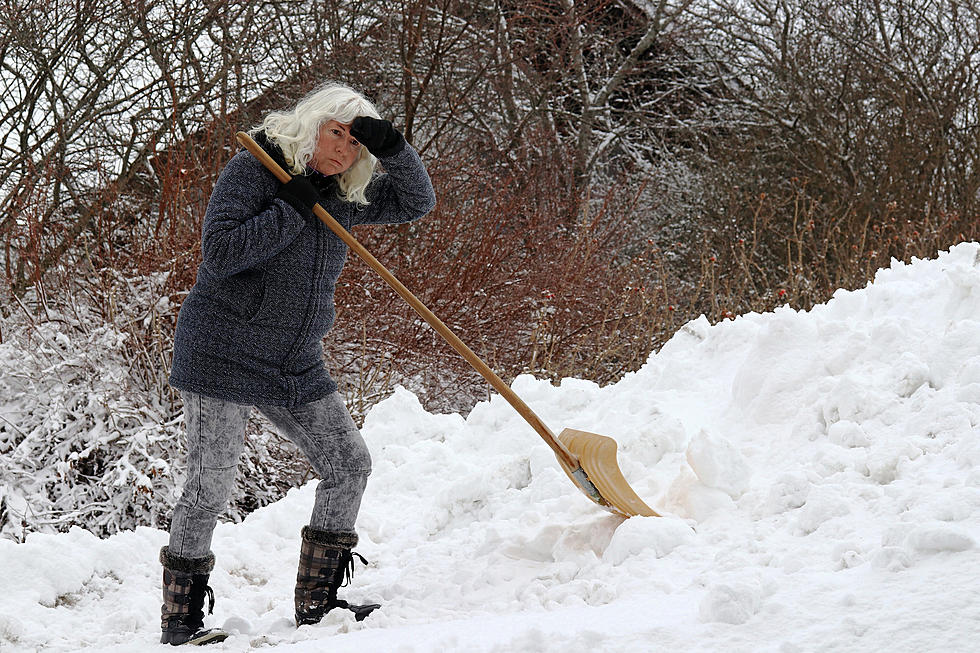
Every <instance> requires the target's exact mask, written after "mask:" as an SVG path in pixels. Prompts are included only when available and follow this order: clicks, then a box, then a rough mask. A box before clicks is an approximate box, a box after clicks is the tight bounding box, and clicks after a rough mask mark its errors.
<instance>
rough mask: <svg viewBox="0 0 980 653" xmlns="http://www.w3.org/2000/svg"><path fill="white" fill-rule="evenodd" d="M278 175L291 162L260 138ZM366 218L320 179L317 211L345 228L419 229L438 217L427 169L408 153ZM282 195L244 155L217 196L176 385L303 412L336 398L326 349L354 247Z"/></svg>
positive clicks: (178, 337) (187, 310) (373, 198)
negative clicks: (409, 225)
mask: <svg viewBox="0 0 980 653" xmlns="http://www.w3.org/2000/svg"><path fill="white" fill-rule="evenodd" d="M256 141H257V142H259V144H260V145H262V147H263V148H264V149H265V150H266V151H268V152H269V153H270V154H271V155H272V156H273V158H275V159H277V160H278V161H279V162H280V164H282V163H283V159H282V153H281V151H280V150H279V148H278V147H276V146H275V145H274V144H272V143H271V142H269V141H267V140H266V139H265V138H264V137H263V135H262V134H259V135H258V136H257V137H256ZM381 164H382V166H383V168H384V170H385V172H384V173H380V174H375V176H374V178H373V179H372V181H371V183H370V185H369V186H368V190H367V197H368V200H369V201H370V204H368V205H367V206H365V207H358V206H357V205H356V204H353V203H350V202H347V201H344V200H343V199H342V198H341V197H340V196H339V195H338V192H337V186H336V182H335V180H333V179H332V178H319V179H317V175H313V176H312V177H311V181H314V185H316V186H317V189H318V191H319V193H320V198H321V199H320V204H321V205H322V206H323V208H325V209H326V210H327V212H329V213H330V215H332V216H333V217H334V218H335V219H336V220H337V222H339V223H340V224H341V225H343V226H344V227H345V228H346V229H348V230H349V229H350V228H351V227H353V226H355V225H360V224H395V223H400V222H408V221H411V220H416V219H418V218H420V217H422V216H423V215H425V214H426V213H428V212H429V211H431V210H432V208H433V206H435V192H434V191H433V189H432V183H431V181H430V180H429V175H428V173H427V172H426V171H425V167H424V166H423V165H422V160H421V159H420V158H419V155H418V154H417V153H416V152H415V150H414V149H412V147H411V146H410V145H408V144H406V145H405V147H404V148H403V149H401V151H399V152H397V153H395V154H392V155H390V156H385V157H383V158H381ZM280 186H281V184H280V182H279V181H278V180H277V179H276V178H275V177H274V176H273V175H272V173H270V172H269V171H268V170H266V169H265V167H264V166H263V165H262V164H261V163H260V162H259V161H258V159H256V158H255V157H254V156H252V155H251V154H249V153H248V152H247V151H245V150H242V151H240V152H238V153H237V154H236V155H235V156H234V157H233V158H232V159H231V161H229V162H228V164H227V166H225V168H224V170H223V171H222V172H221V175H220V176H219V178H218V181H217V183H216V184H215V186H214V190H213V192H212V193H211V199H210V201H209V203H208V207H207V211H206V213H205V216H204V228H203V234H202V239H201V245H202V246H201V250H202V261H201V265H200V266H199V267H198V271H197V280H196V282H195V284H194V287H193V288H191V291H190V294H189V295H188V296H187V298H186V299H185V300H184V303H183V305H182V306H181V309H180V314H179V316H178V318H177V330H176V334H175V337H174V356H173V367H172V368H171V373H170V384H171V385H172V386H174V387H175V388H178V389H180V390H190V391H192V392H196V393H198V394H202V395H205V396H209V397H216V398H219V399H225V400H228V401H232V402H235V403H239V404H246V405H273V406H294V405H298V404H304V403H309V402H311V401H316V400H317V399H320V398H322V397H324V396H326V395H327V394H329V393H331V392H333V391H335V390H336V389H337V384H336V383H335V382H334V380H333V379H332V378H330V375H329V374H328V372H327V369H326V366H325V365H324V362H323V350H322V346H321V341H322V339H323V337H324V335H325V334H326V333H327V331H328V330H329V329H330V327H331V326H332V325H333V321H334V301H333V298H334V288H335V285H336V283H337V277H339V276H340V271H341V270H342V269H343V267H344V261H345V260H346V259H347V245H345V244H344V242H343V241H342V240H341V239H340V238H338V237H337V235H336V234H334V233H333V232H332V231H330V229H329V228H328V227H327V226H326V225H325V224H323V223H322V222H320V220H318V219H317V218H316V217H313V216H310V217H304V216H303V215H301V214H300V213H299V212H298V211H297V210H296V209H294V208H293V207H292V206H290V205H289V204H287V203H286V202H285V201H283V200H282V199H280V198H277V197H276V193H277V192H278V190H279V188H280Z"/></svg>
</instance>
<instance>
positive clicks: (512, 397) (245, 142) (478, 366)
mask: <svg viewBox="0 0 980 653" xmlns="http://www.w3.org/2000/svg"><path fill="white" fill-rule="evenodd" d="M235 137H236V138H237V139H238V142H239V143H241V144H242V146H243V147H244V148H245V149H247V150H248V151H249V152H251V153H252V155H253V156H255V158H257V159H258V160H259V161H261V162H262V165H264V166H265V167H266V168H268V169H269V171H270V172H272V174H274V175H275V176H276V178H277V179H278V180H279V181H281V182H283V183H286V182H287V181H289V180H290V175H289V173H287V172H286V171H285V170H283V169H282V168H281V167H280V166H279V164H278V163H276V162H275V161H274V160H273V159H272V157H271V156H269V154H268V153H267V152H266V151H265V150H263V149H262V148H261V147H259V145H258V144H257V143H256V142H255V141H254V140H252V137H251V136H249V135H248V134H246V133H245V132H238V133H237V134H236V135H235ZM313 213H314V214H315V215H316V217H318V218H320V220H322V221H323V222H324V224H326V225H327V226H328V227H330V229H331V231H333V232H334V233H335V234H337V235H338V236H339V237H340V239H341V240H343V241H344V242H345V243H347V246H348V247H349V248H350V249H351V250H352V251H353V252H354V253H355V254H357V255H358V256H359V257H361V259H363V260H364V262H366V263H367V264H368V265H370V266H371V268H373V269H374V271H375V272H377V273H378V274H379V275H381V278H382V279H384V280H385V282H386V283H387V284H388V285H389V286H391V287H392V288H393V289H394V290H395V292H397V293H398V294H399V295H401V298H402V299H404V300H405V301H406V302H408V304H409V306H411V307H412V308H413V309H415V312H416V313H418V314H419V315H421V316H422V318H423V319H424V320H425V321H426V322H428V323H429V325H430V326H431V327H432V328H433V329H435V330H436V333H438V334H439V335H440V336H442V337H443V338H445V339H446V342H448V343H449V344H450V345H452V347H453V349H455V350H456V351H457V352H459V355H460V356H462V357H463V358H465V359H466V362H467V363H469V364H470V365H472V366H473V369H475V370H476V371H477V372H479V373H480V375H481V376H482V377H483V378H484V379H486V380H487V382H488V383H490V385H491V386H493V389H494V390H496V391H497V392H499V393H500V395H501V396H503V398H504V399H506V400H507V401H508V402H509V403H510V405H511V406H513V407H514V410H516V411H517V412H518V413H519V414H520V415H521V417H523V418H524V419H525V420H527V423H528V424H530V425H531V428H533V429H534V430H535V431H537V432H538V435H540V436H541V438H542V439H543V440H544V441H545V442H547V443H548V446H549V447H551V448H552V450H553V451H554V452H555V455H556V456H558V459H559V460H561V461H562V462H564V463H565V464H566V465H568V466H569V467H571V468H572V469H578V468H579V467H580V466H581V465H579V461H578V458H576V457H575V454H573V453H572V452H571V451H569V450H568V448H567V447H566V446H565V445H564V444H563V443H562V442H561V441H560V440H559V439H558V438H556V437H555V434H554V433H552V432H551V429H549V428H548V427H547V425H545V423H544V422H542V421H541V418H539V417H538V416H537V415H536V414H535V413H534V411H532V410H531V408H530V407H529V406H528V405H527V404H526V403H524V401H523V400H522V399H521V398H520V397H518V396H517V394H516V393H515V392H514V391H513V390H511V389H510V386H508V385H507V384H506V383H504V382H503V380H502V379H501V378H500V377H499V376H497V374H496V373H495V372H494V371H493V370H492V369H490V367H489V366H488V365H487V364H486V363H484V362H483V361H482V360H480V357H479V356H477V355H476V354H474V353H473V350H471V349H470V348H469V347H467V346H466V344H465V343H464V342H463V341H462V340H460V339H459V338H458V337H457V336H456V334H455V333H453V332H452V330H451V329H450V328H449V327H447V326H446V325H445V324H443V322H442V320H440V319H439V318H438V317H436V315H435V313H433V312H432V311H430V310H429V309H428V308H427V307H426V305H425V304H423V303H422V302H421V301H420V300H419V299H418V297H416V296H415V295H413V294H412V292H411V291H410V290H409V289H408V288H406V287H405V286H404V285H403V284H402V282H401V281H399V280H398V279H396V278H395V275H393V274H392V273H391V272H389V271H388V269H387V268H386V267H385V266H384V265H382V264H381V262H380V261H378V259H376V258H374V256H373V255H372V254H371V252H369V251H368V250H367V249H365V247H364V246H363V245H361V243H359V242H358V241H357V240H356V239H355V238H354V237H353V236H352V235H351V234H350V232H348V231H347V230H346V229H344V228H343V227H342V226H341V225H340V223H339V222H337V221H336V220H334V218H333V216H331V215H330V214H329V213H327V211H326V210H325V209H324V208H323V207H322V206H320V205H319V204H317V205H315V206H314V207H313Z"/></svg>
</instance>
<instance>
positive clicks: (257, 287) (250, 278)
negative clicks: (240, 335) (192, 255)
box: [216, 268, 265, 322]
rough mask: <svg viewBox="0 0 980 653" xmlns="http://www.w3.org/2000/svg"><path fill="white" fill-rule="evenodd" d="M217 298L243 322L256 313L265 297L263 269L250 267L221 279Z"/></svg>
mask: <svg viewBox="0 0 980 653" xmlns="http://www.w3.org/2000/svg"><path fill="white" fill-rule="evenodd" d="M216 294H217V299H218V300H219V301H220V302H221V304H222V305H224V307H225V309H226V310H227V311H228V312H229V313H231V314H232V315H234V316H235V317H236V318H238V319H239V320H241V321H243V322H248V321H249V320H251V319H253V318H254V317H255V316H256V315H258V312H259V309H260V308H261V307H262V299H263V298H264V297H265V270H260V269H256V268H252V269H249V270H243V271H242V272H239V273H238V274H233V275H232V276H230V277H227V278H225V279H222V280H221V284H220V286H219V287H218V289H217V293H216Z"/></svg>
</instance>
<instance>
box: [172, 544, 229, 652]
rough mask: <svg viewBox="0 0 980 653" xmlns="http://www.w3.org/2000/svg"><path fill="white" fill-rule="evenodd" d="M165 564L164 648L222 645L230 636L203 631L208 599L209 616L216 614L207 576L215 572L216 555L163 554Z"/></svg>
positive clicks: (211, 630) (220, 632)
mask: <svg viewBox="0 0 980 653" xmlns="http://www.w3.org/2000/svg"><path fill="white" fill-rule="evenodd" d="M160 562H161V563H162V564H163V606H162V608H161V610H160V611H161V615H162V622H161V626H162V628H163V636H162V637H161V638H160V642H161V643H163V644H173V645H174V646H176V645H178V644H196V645H200V644H210V643H212V642H220V641H222V640H223V639H225V638H226V637H228V633H226V632H224V631H223V630H220V629H218V628H205V627H204V598H205V596H207V597H208V599H209V601H210V603H209V605H208V614H211V613H212V612H214V592H213V591H211V588H210V587H208V576H209V575H210V573H211V570H212V569H214V554H213V553H209V554H208V555H206V556H205V557H203V558H181V557H180V556H176V555H173V554H172V553H170V548H169V547H166V546H165V547H163V548H162V549H161V550H160Z"/></svg>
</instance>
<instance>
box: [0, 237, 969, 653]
mask: <svg viewBox="0 0 980 653" xmlns="http://www.w3.org/2000/svg"><path fill="white" fill-rule="evenodd" d="M513 387H514V389H515V391H516V392H517V393H518V394H519V395H520V396H521V397H522V398H523V399H525V401H527V402H528V403H529V405H531V407H532V408H533V409H534V410H535V411H536V412H538V413H539V415H540V416H541V417H542V418H543V419H544V420H545V422H546V423H548V424H550V425H551V426H552V428H553V429H556V430H557V429H559V428H561V427H563V426H568V427H571V428H577V429H582V430H586V431H592V432H596V433H601V434H604V435H608V436H610V437H613V438H614V439H615V440H616V441H617V442H618V443H619V446H620V450H619V462H620V466H621V468H622V469H623V472H624V474H625V475H626V477H627V479H629V481H630V484H631V485H632V486H633V488H634V489H635V490H636V491H637V492H638V494H640V496H641V497H643V498H644V499H645V500H646V501H647V502H648V503H649V504H651V505H652V506H654V507H655V508H656V509H658V510H659V511H661V512H663V513H665V516H664V517H660V518H655V517H646V518H644V517H636V518H632V519H629V520H624V519H622V518H620V517H617V516H615V515H612V514H609V513H606V512H603V511H602V510H600V509H598V508H597V507H596V506H595V505H593V504H592V503H591V502H589V501H588V500H587V499H585V498H584V497H582V496H581V495H580V494H579V493H578V491H577V490H576V489H575V487H574V486H573V485H572V484H571V483H570V482H569V481H568V479H567V477H565V475H564V474H563V472H562V471H561V470H560V468H559V467H558V465H557V463H556V461H555V459H554V456H553V454H552V453H551V451H550V450H549V449H548V448H547V447H546V445H545V444H544V443H543V442H541V440H540V439H539V438H538V437H537V436H536V435H535V433H534V432H533V431H532V430H531V429H530V427H528V426H527V425H526V424H525V423H524V422H523V421H522V420H521V418H520V417H519V416H518V415H517V414H516V413H515V412H514V411H513V410H512V409H511V408H510V407H509V405H507V404H506V402H505V401H503V400H502V399H501V398H500V397H497V396H495V397H493V398H492V399H491V400H490V401H489V402H486V403H483V404H480V405H478V406H477V407H476V408H475V409H474V410H473V411H472V412H471V413H470V414H469V415H468V416H466V417H465V418H464V417H462V416H460V415H437V414H430V413H427V412H426V411H425V410H423V409H422V407H421V405H420V404H419V402H418V400H417V399H416V397H415V396H414V395H412V394H411V393H409V392H407V391H405V390H398V391H397V392H395V393H394V395H392V396H391V397H390V398H388V399H387V400H385V401H383V402H381V403H380V404H378V405H377V406H375V407H374V408H373V409H372V411H371V412H370V413H369V415H368V416H367V419H366V422H365V424H364V429H363V433H364V436H365V439H366V440H367V442H368V444H369V446H370V447H371V450H372V453H373V456H374V473H373V475H372V478H371V482H370V484H369V487H368V491H367V494H366V496H365V498H364V503H363V508H362V513H361V515H360V518H359V522H358V531H359V533H360V536H361V544H360V546H359V547H358V550H359V551H360V553H362V554H363V555H364V556H365V557H366V558H367V559H368V560H370V561H371V562H370V565H369V566H367V567H359V568H358V569H357V571H356V572H355V577H354V582H353V584H352V586H351V587H349V588H346V590H345V592H346V593H345V596H346V597H347V598H348V599H350V600H352V601H355V602H356V601H361V600H363V601H373V600H378V601H380V602H382V603H383V604H384V605H383V608H382V609H381V610H380V611H378V612H375V613H374V614H373V615H371V617H369V618H368V619H367V620H366V621H364V622H363V623H356V622H354V621H353V619H352V617H351V615H350V614H349V613H346V612H341V611H334V612H332V613H331V614H329V615H328V616H327V618H326V619H325V620H324V621H323V622H322V623H320V624H318V625H316V626H304V627H302V628H299V629H296V628H295V627H294V626H293V625H292V623H291V617H292V583H293V579H294V577H295V565H296V559H297V555H298V549H299V531H300V528H301V527H302V525H303V524H304V521H305V519H306V518H307V516H308V513H309V509H310V506H311V504H312V501H313V494H314V486H313V485H312V484H309V485H306V486H304V487H301V488H297V489H295V490H293V491H291V492H290V493H289V494H288V495H287V496H286V497H285V498H284V499H283V500H282V501H280V502H278V503H276V504H274V505H271V506H268V507H266V508H263V509H260V510H258V511H256V512H254V513H252V514H251V515H249V516H248V518H246V519H245V520H244V521H243V522H242V523H240V524H220V525H219V526H218V528H217V530H216V532H215V538H214V542H213V550H214V553H215V555H216V557H217V567H216V569H215V571H214V573H213V574H212V576H211V585H212V586H213V587H214V590H215V593H216V595H217V598H218V602H217V605H216V609H215V614H214V615H213V616H211V617H209V619H208V623H209V624H212V625H219V626H220V625H223V626H225V627H226V628H228V629H230V630H231V631H232V632H233V635H232V636H231V637H230V638H229V639H228V640H227V641H225V642H224V643H222V644H218V645H214V646H213V647H212V648H211V650H214V651H245V650H248V649H250V648H275V649H276V650H282V651H295V652H303V653H305V652H311V651H322V650H330V651H335V652H338V653H339V652H344V651H358V652H363V651H399V652H402V651H403V652H411V651H433V650H440V651H478V652H479V651H485V652H500V653H503V652H511V651H562V652H566V651H571V652H574V651H583V652H584V651H589V652H592V651H677V650H683V651H752V652H756V651H776V652H780V653H793V652H797V651H845V650H846V651H880V650H887V651H890V652H898V651H910V652H912V651H915V652H917V653H919V652H923V651H943V652H948V651H971V650H975V648H974V647H975V641H976V640H977V638H978V637H980V547H978V541H980V437H978V435H980V245H978V244H976V243H964V244H961V245H958V246H956V247H954V248H952V249H951V250H950V251H948V252H944V253H941V254H940V255H939V256H938V257H937V258H936V259H933V260H915V261H913V262H911V263H910V264H901V263H897V262H895V263H893V264H892V266H891V267H890V268H889V269H886V270H881V271H879V273H878V274H877V276H876V278H875V280H874V282H873V283H872V284H869V286H868V287H867V288H864V289H861V290H857V291H850V292H848V291H839V292H838V293H836V294H835V296H834V297H833V299H832V300H831V301H829V302H827V303H826V304H824V305H820V306H817V307H815V308H814V309H813V310H811V311H808V312H797V311H794V310H791V309H789V308H781V309H779V310H776V311H775V312H773V313H768V314H749V315H745V316H741V317H739V318H737V319H735V320H732V321H727V322H724V323H721V324H717V325H709V324H708V322H707V321H706V320H704V319H699V320H695V321H693V322H691V323H690V324H687V325H686V326H684V327H683V328H682V329H680V330H679V331H678V332H677V334H676V335H675V336H674V337H673V339H671V340H670V342H668V343H667V344H666V345H665V346H664V347H663V348H662V349H661V350H660V351H659V352H657V353H655V354H653V355H651V356H650V358H649V360H648V362H647V363H646V365H645V366H644V367H643V368H642V369H640V370H639V371H637V372H635V373H632V374H629V375H627V376H626V377H625V378H623V379H622V380H621V381H620V382H618V383H616V384H615V385H611V386H608V387H599V386H597V385H595V384H593V383H591V382H589V381H586V380H581V379H565V380H564V381H563V382H562V383H561V385H560V387H555V386H552V385H550V384H549V383H547V382H545V381H540V380H536V379H534V378H531V377H529V376H522V377H519V378H518V379H517V380H516V381H515V382H514V385H513ZM166 539H167V535H166V533H165V532H163V531H160V530H156V529H151V528H137V529H136V530H134V531H125V532H122V533H119V534H117V535H114V536H112V537H109V538H107V539H104V540H100V539H98V538H96V537H95V536H93V535H91V534H90V533H88V532H86V531H84V530H81V529H73V530H72V531H70V532H68V533H64V534H34V535H31V536H29V537H28V538H27V540H26V542H24V543H23V544H16V543H14V542H12V541H9V540H0V574H2V578H3V579H4V580H3V590H4V591H3V592H2V594H0V650H3V651H5V652H6V651H33V650H44V651H69V650H70V651H75V650H93V651H94V650H98V651H133V650H141V651H142V650H153V649H154V648H157V649H158V650H169V649H164V648H163V647H162V646H160V645H158V644H156V642H157V639H158V637H159V632H158V629H159V606H160V588H159V582H160V569H159V565H158V563H157V561H156V558H157V551H158V549H159V548H160V547H161V546H162V545H163V544H165V543H166Z"/></svg>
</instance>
